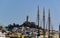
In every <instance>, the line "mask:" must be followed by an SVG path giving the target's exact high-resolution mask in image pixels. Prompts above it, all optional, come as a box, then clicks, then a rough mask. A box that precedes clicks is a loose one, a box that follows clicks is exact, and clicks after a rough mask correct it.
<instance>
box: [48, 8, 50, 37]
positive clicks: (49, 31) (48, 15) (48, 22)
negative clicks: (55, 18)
mask: <svg viewBox="0 0 60 38" xmlns="http://www.w3.org/2000/svg"><path fill="white" fill-rule="evenodd" d="M48 12H49V13H48V38H50V9H49V10H48Z"/></svg>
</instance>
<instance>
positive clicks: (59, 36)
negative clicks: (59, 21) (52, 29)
mask: <svg viewBox="0 0 60 38" xmlns="http://www.w3.org/2000/svg"><path fill="white" fill-rule="evenodd" d="M59 38H60V25H59Z"/></svg>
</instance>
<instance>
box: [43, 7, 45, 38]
mask: <svg viewBox="0 0 60 38" xmlns="http://www.w3.org/2000/svg"><path fill="white" fill-rule="evenodd" d="M43 38H45V8H43Z"/></svg>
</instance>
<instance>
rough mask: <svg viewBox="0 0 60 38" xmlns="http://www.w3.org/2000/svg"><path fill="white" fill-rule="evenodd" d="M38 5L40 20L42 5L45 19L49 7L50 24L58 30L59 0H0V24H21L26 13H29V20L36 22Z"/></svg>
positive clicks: (59, 21) (59, 19)
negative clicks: (44, 10)
mask: <svg viewBox="0 0 60 38" xmlns="http://www.w3.org/2000/svg"><path fill="white" fill-rule="evenodd" d="M38 5H39V8H40V22H41V23H42V13H43V7H45V9H46V19H47V16H48V9H49V8H50V10H51V24H52V25H53V26H54V29H56V30H58V25H59V24H60V0H0V24H4V25H8V24H10V23H11V24H12V23H17V24H22V23H23V22H24V21H25V19H26V16H27V15H29V17H30V18H29V20H30V21H33V22H36V18H37V6H38ZM46 23H48V20H46Z"/></svg>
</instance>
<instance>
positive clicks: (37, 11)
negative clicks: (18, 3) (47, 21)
mask: <svg viewBox="0 0 60 38" xmlns="http://www.w3.org/2000/svg"><path fill="white" fill-rule="evenodd" d="M37 19H38V26H39V5H38V11H37Z"/></svg>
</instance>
